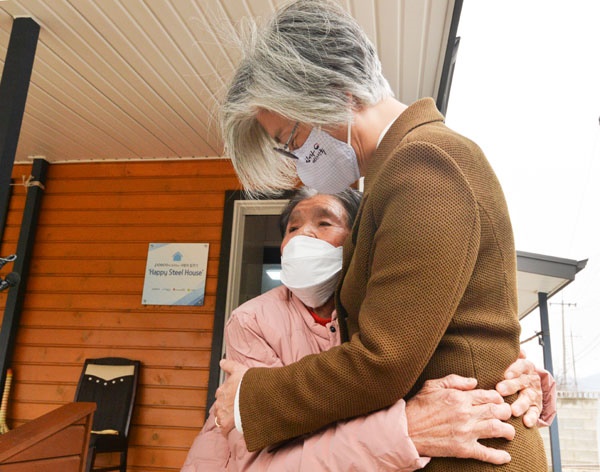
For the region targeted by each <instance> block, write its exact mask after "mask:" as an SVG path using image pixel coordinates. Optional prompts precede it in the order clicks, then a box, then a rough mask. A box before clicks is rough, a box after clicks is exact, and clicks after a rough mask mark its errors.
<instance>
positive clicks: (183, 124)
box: [0, 0, 454, 162]
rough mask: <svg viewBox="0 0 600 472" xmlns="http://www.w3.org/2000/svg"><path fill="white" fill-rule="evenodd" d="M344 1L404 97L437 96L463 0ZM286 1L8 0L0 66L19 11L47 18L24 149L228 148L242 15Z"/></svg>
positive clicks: (0, 30)
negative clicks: (224, 137)
mask: <svg viewBox="0 0 600 472" xmlns="http://www.w3.org/2000/svg"><path fill="white" fill-rule="evenodd" d="M340 2H341V4H342V5H343V6H344V7H346V8H348V9H349V11H350V12H351V13H352V14H353V15H354V16H355V17H356V18H357V19H358V21H359V22H360V23H361V24H362V25H363V27H364V28H365V31H366V32H367V34H368V35H369V36H370V37H371V39H372V40H373V42H374V43H375V46H376V48H377V49H378V51H379V53H380V56H381V58H382V63H383V69H384V73H385V75H386V77H388V79H389V80H390V83H391V85H392V88H393V89H394V91H395V93H396V95H397V96H398V97H399V98H400V100H402V101H403V102H406V103H412V102H413V101H414V100H416V99H418V98H420V97H423V96H434V97H435V96H436V93H437V88H438V83H439V79H440V74H441V70H442V65H443V60H444V54H445V49H446V42H447V38H448V34H449V27H450V23H451V19H452V10H453V7H454V0H340ZM281 3H283V1H282V0H104V1H97V0H0V67H3V66H4V57H5V55H6V49H7V47H8V41H9V38H10V31H11V28H12V21H13V18H16V17H31V18H33V19H34V20H35V21H36V22H37V23H38V24H39V25H40V27H41V29H40V36H39V40H38V47H37V51H36V59H35V63H34V68H33V73H32V78H31V85H30V89H29V97H28V100H27V105H26V110H25V116H24V119H23V125H22V132H21V137H20V140H19V146H18V149H17V157H16V161H17V162H28V160H29V158H30V157H32V156H45V157H46V159H47V160H49V161H50V162H83V161H94V160H122V159H124V160H143V159H175V158H176V159H181V158H206V157H208V158H212V157H223V156H222V145H221V139H220V137H219V133H218V126H217V120H216V117H217V110H218V102H219V98H220V97H221V95H222V93H223V91H224V89H225V87H226V84H227V81H228V79H229V77H230V75H231V73H232V70H233V68H234V65H235V63H236V62H237V58H238V57H239V53H238V51H237V49H236V47H235V38H234V34H233V33H232V32H233V28H234V25H235V24H237V23H238V22H239V21H240V19H242V18H244V17H246V16H249V15H253V16H257V17H266V16H268V15H269V14H270V12H271V11H272V10H273V9H274V8H275V7H276V6H277V5H280V4H281ZM0 106H1V105H0Z"/></svg>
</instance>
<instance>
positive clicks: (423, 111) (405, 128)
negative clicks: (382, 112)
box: [365, 97, 444, 193]
mask: <svg viewBox="0 0 600 472" xmlns="http://www.w3.org/2000/svg"><path fill="white" fill-rule="evenodd" d="M435 121H440V122H443V121H444V116H443V115H442V114H441V113H440V112H439V111H438V109H437V108H436V106H435V102H434V101H433V98H429V97H428V98H422V99H420V100H417V101H416V102H414V103H413V104H412V105H410V106H409V107H408V108H407V109H406V110H404V111H403V112H402V113H401V114H400V116H399V117H398V118H397V119H396V121H394V123H393V124H392V126H391V127H390V129H389V130H388V132H387V133H386V134H385V136H384V137H383V139H382V141H381V143H380V144H379V147H378V148H377V151H375V155H374V156H373V158H372V162H370V163H369V167H368V169H367V173H366V175H365V193H367V192H368V191H369V190H370V188H369V184H370V182H372V181H373V177H374V176H376V175H377V174H378V173H379V170H380V168H381V166H382V165H383V163H384V162H385V161H386V158H387V156H389V155H390V154H391V153H392V151H393V150H394V148H396V147H397V146H398V144H399V143H400V142H401V141H402V140H403V139H404V138H405V137H406V135H408V133H410V132H411V131H412V130H414V129H415V128H418V127H419V126H422V125H425V124H427V123H432V122H435Z"/></svg>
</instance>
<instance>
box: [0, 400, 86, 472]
mask: <svg viewBox="0 0 600 472" xmlns="http://www.w3.org/2000/svg"><path fill="white" fill-rule="evenodd" d="M95 409H96V405H94V404H93V403H68V404H66V405H63V406H62V407H60V408H57V409H56V410H53V411H51V412H50V413H47V414H45V415H43V416H40V417H39V418H36V419H34V420H31V421H30V422H28V423H25V424H24V425H21V426H19V427H18V428H15V429H13V430H11V431H8V432H7V433H5V434H2V435H0V470H1V471H2V472H84V471H85V467H86V462H87V461H86V456H87V454H88V442H89V440H90V430H91V427H92V416H93V414H94V410H95Z"/></svg>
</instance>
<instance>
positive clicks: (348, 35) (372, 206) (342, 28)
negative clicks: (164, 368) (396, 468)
mask: <svg viewBox="0 0 600 472" xmlns="http://www.w3.org/2000/svg"><path fill="white" fill-rule="evenodd" d="M222 129H223V137H224V139H225V147H226V153H227V155H229V157H230V158H231V159H232V162H233V164H234V166H235V168H236V171H237V172H238V175H239V177H240V180H241V181H242V183H243V185H244V186H245V187H246V188H247V189H248V190H249V191H254V192H270V191H278V190H280V189H282V188H290V187H292V186H294V185H295V184H296V174H297V176H298V177H300V179H301V180H302V181H303V182H304V183H305V184H306V185H308V186H310V187H314V188H316V189H317V190H319V191H321V192H326V193H335V192H338V191H340V190H342V189H343V188H345V187H347V186H349V185H350V184H352V183H353V182H355V181H356V180H357V179H358V178H359V177H360V176H364V177H365V192H364V197H363V202H362V204H361V208H360V210H359V215H358V217H357V219H356V222H355V224H354V227H353V229H352V232H351V234H350V236H349V238H348V239H347V240H346V242H345V244H344V262H343V268H342V274H341V282H340V284H339V285H338V288H337V291H336V309H337V313H338V317H339V320H340V329H341V331H342V339H343V340H344V341H346V342H344V343H343V344H342V345H341V346H338V347H334V348H333V349H331V350H328V351H327V352H323V353H320V354H318V355H313V356H308V357H305V358H303V359H302V360H300V361H299V362H296V363H293V364H291V365H288V366H285V367H280V368H275V369H264V368H252V369H249V370H246V369H245V368H241V367H239V366H237V365H236V364H235V363H233V362H230V361H223V362H222V364H221V365H222V368H223V369H224V370H225V371H226V372H228V373H230V376H229V379H228V381H227V382H226V383H225V384H224V385H222V386H221V387H220V388H219V390H218V391H217V401H216V402H215V411H216V418H217V420H218V421H219V423H220V424H221V425H222V426H223V430H224V431H225V432H227V431H228V430H230V429H231V428H232V427H233V424H234V419H235V420H236V421H235V423H236V427H237V429H240V430H243V432H244V436H245V440H246V444H247V446H248V449H249V450H256V449H260V448H263V447H265V446H267V445H269V444H275V443H278V442H280V441H284V440H287V439H289V438H292V437H296V436H299V435H302V434H305V433H308V432H312V431H315V430H317V429H319V428H322V427H324V426H325V425H328V424H331V423H333V422H335V421H339V420H342V419H347V418H352V417H356V416H358V415H363V414H366V413H369V412H371V411H375V410H378V409H381V408H385V407H387V406H389V405H391V404H393V403H394V402H395V401H396V400H397V399H398V398H405V399H409V398H411V397H412V396H413V395H414V394H415V393H416V392H417V391H418V390H419V389H420V388H421V387H422V386H423V385H424V383H425V382H426V381H427V380H429V379H435V378H440V377H442V376H445V375H448V374H458V375H461V376H464V377H473V378H476V379H477V381H478V387H479V388H484V389H490V388H494V386H495V385H496V383H497V382H499V381H500V380H501V379H502V376H503V372H504V371H505V369H506V368H507V367H508V366H509V365H510V364H511V363H512V362H513V361H515V360H516V359H517V357H518V355H519V334H520V326H519V320H518V316H517V291H516V251H515V248H514V240H513V234H512V227H511V222H510V217H509V214H508V208H507V205H506V202H505V199H504V195H503V192H502V189H501V187H500V184H499V182H498V180H497V178H496V176H495V174H494V172H493V170H492V168H491V166H490V165H489V163H488V162H487V160H486V158H485V156H484V154H483V152H482V151H481V149H479V147H478V146H477V145H476V144H475V143H473V142H472V141H470V140H469V139H467V138H465V137H463V136H461V135H459V134H457V133H456V132H454V131H452V130H451V129H449V128H448V127H446V126H445V124H444V118H443V116H442V115H441V114H440V113H439V111H438V110H437V109H436V107H435V104H434V102H433V100H432V99H429V98H426V99H422V100H419V101H417V102H415V103H414V104H412V105H410V106H407V105H405V104H403V103H401V102H399V101H398V100H396V99H395V98H394V97H393V96H392V93H391V91H390V88H389V86H388V84H387V82H386V80H385V78H384V77H383V75H382V73H381V65H380V62H379V59H378V57H377V54H376V53H375V50H374V48H373V46H372V44H371V43H370V41H369V40H368V38H367V37H366V35H365V33H364V32H363V31H362V30H361V29H360V27H359V26H358V24H357V23H356V21H355V20H354V19H353V18H352V17H351V16H350V15H349V14H348V13H347V12H346V11H345V10H343V9H342V8H341V7H340V6H339V5H338V4H336V3H334V2H330V1H327V0H318V1H317V0H296V1H294V2H291V3H289V4H287V5H286V6H284V7H282V8H281V9H279V10H278V11H277V12H276V13H275V15H274V16H273V18H272V19H271V21H270V22H269V23H268V24H267V25H266V27H265V28H263V29H261V30H256V31H254V32H253V34H252V35H250V36H249V40H248V41H247V49H246V50H245V51H244V55H243V59H242V62H241V63H240V65H239V67H238V69H237V71H236V74H235V76H234V78H233V81H232V84H231V86H230V88H229V93H228V94H227V97H226V99H225V103H224V105H223V114H222ZM238 386H239V388H238ZM234 400H235V401H234ZM513 400H514V398H510V397H509V398H508V399H507V401H508V402H509V403H512V401H513ZM235 402H237V407H235V404H236V403H235ZM236 412H237V416H236ZM513 413H515V415H518V414H519V412H516V411H514V412H513ZM509 422H510V424H512V425H513V426H514V428H515V430H516V437H515V439H514V440H512V441H506V440H502V439H498V440H490V441H482V442H484V443H485V444H486V445H493V447H496V448H499V449H503V450H505V451H507V452H508V453H509V454H510V456H511V458H512V460H511V462H510V463H508V464H506V465H505V466H503V467H504V468H503V470H507V471H527V472H536V471H545V470H547V461H546V457H545V454H544V448H543V444H542V441H541V438H540V435H539V432H538V430H537V428H536V427H535V425H534V424H532V423H530V422H527V423H528V424H527V425H525V424H524V422H523V421H522V420H521V419H518V418H516V417H515V418H512V419H511V420H509ZM428 467H429V469H430V470H457V471H458V470H460V471H475V470H477V471H480V470H495V467H494V466H493V465H490V464H486V463H483V462H479V461H475V460H463V459H452V458H437V459H432V461H431V463H430V464H429V465H428Z"/></svg>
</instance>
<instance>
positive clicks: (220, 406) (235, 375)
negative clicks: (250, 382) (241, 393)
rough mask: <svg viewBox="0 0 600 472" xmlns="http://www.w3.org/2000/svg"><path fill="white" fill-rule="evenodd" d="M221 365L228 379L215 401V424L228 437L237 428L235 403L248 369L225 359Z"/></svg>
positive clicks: (219, 389)
mask: <svg viewBox="0 0 600 472" xmlns="http://www.w3.org/2000/svg"><path fill="white" fill-rule="evenodd" d="M219 365H220V366H221V369H223V371H225V373H227V374H228V375H227V379H226V380H225V382H223V383H222V384H221V386H220V387H219V388H218V389H217V393H216V400H215V423H216V424H217V426H218V427H219V428H221V432H222V433H223V435H225V436H227V434H229V432H230V431H231V430H232V429H233V428H235V419H234V402H235V394H236V392H237V389H238V386H239V385H240V383H241V381H242V377H243V376H244V374H245V373H246V371H247V370H248V367H246V366H245V365H242V364H240V363H239V362H235V361H231V360H227V359H223V360H222V361H221V362H220V363H219Z"/></svg>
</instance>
